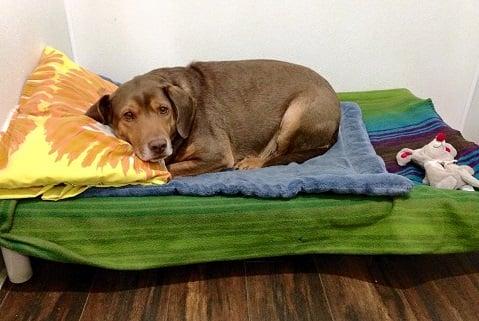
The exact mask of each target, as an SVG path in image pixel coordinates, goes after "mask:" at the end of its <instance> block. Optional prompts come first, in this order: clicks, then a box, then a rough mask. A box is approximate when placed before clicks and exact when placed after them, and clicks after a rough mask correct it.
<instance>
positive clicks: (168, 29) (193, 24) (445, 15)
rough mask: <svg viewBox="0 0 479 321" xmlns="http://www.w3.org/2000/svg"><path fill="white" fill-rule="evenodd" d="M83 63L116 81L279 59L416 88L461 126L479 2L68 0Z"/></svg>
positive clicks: (367, 84) (355, 86) (357, 80)
mask: <svg viewBox="0 0 479 321" xmlns="http://www.w3.org/2000/svg"><path fill="white" fill-rule="evenodd" d="M65 1H66V4H67V10H68V12H69V13H70V16H71V25H72V30H73V39H72V41H73V48H74V52H75V55H76V59H77V61H78V62H80V63H81V64H83V65H86V66H87V67H89V68H91V69H93V70H95V71H97V72H99V73H103V74H105V75H109V76H110V77H113V78H114V79H117V80H120V81H125V80H127V79H129V78H130V77H132V76H134V75H136V74H139V73H143V72H146V71H148V70H150V69H153V68H157V67H159V66H171V65H183V64H187V63H188V62H190V61H191V60H219V59H244V58H257V57H263V58H277V59H283V60H287V61H291V62H296V63H300V64H304V65H307V66H310V67H312V68H314V69H315V70H317V71H319V72H320V73H322V74H323V75H324V76H326V77H327V78H328V79H329V80H330V81H331V82H332V84H333V86H334V87H335V88H336V89H337V90H339V91H347V90H367V89H381V88H392V87H407V88H410V89H412V90H413V92H414V93H416V94H417V95H419V96H421V97H432V98H433V99H434V101H435V103H436V105H437V107H438V109H439V112H440V114H441V115H442V116H443V117H445V118H446V120H447V121H448V122H449V123H450V124H452V125H453V126H454V127H456V128H461V126H462V118H463V113H464V110H465V107H466V102H467V98H468V96H469V90H470V88H471V83H472V80H473V76H474V72H475V65H476V63H477V61H479V18H478V17H479V1H478V0H462V1H457V0H435V1H417V0H361V1H359V0H356V1H351V0H336V1H332V0H303V1H297V0H283V1H279V0H269V1H267V0H243V1H221V0H203V1H187V0H163V1H132V0H131V1H128V0H118V1H113V0H110V1H101V2H100V1H96V0H65Z"/></svg>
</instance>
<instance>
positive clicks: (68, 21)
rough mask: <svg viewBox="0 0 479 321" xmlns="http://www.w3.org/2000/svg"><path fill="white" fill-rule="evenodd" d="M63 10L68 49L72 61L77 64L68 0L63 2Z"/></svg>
mask: <svg viewBox="0 0 479 321" xmlns="http://www.w3.org/2000/svg"><path fill="white" fill-rule="evenodd" d="M63 9H64V10H65V19H66V23H67V28H68V38H69V41H70V48H71V50H72V57H71V58H72V59H73V61H75V62H77V63H78V61H77V58H78V57H77V55H76V53H77V50H76V43H75V34H74V30H73V22H72V16H71V6H70V4H69V2H68V0H63Z"/></svg>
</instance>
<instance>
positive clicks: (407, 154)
mask: <svg viewBox="0 0 479 321" xmlns="http://www.w3.org/2000/svg"><path fill="white" fill-rule="evenodd" d="M413 154H414V151H413V150H412V149H410V148H403V149H401V150H400V151H399V153H397V154H396V160H397V162H398V164H399V166H404V165H406V164H407V163H409V162H410V161H411V158H412V155H413Z"/></svg>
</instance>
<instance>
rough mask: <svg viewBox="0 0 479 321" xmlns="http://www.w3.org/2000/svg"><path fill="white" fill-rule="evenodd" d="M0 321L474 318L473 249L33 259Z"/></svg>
mask: <svg viewBox="0 0 479 321" xmlns="http://www.w3.org/2000/svg"><path fill="white" fill-rule="evenodd" d="M33 265H34V277H33V279H32V280H31V281H29V282H27V283H26V284H22V285H13V284H11V283H9V282H6V284H5V285H4V288H3V289H2V290H1V291H0V320H1V321H10V320H82V321H93V320H100V321H109V320H111V321H121V320H128V321H135V320H165V321H166V320H168V321H169V320H174V321H176V320H201V321H214V320H221V321H256V320H258V321H270V320H336V321H338V320H381V321H384V320H401V321H402V320H447V321H452V320H474V321H477V320H479V254H478V253H474V254H468V255H446V256H336V255H318V256H301V257H285V258H275V259H267V260H254V261H238V262H221V263H210V264H200V265H193V266H186V267H177V268H165V269H157V270H148V271H138V272H136V271H128V272H126V271H110V270H103V269H97V268H91V267H85V266H79V265H68V264H59V263H50V262H45V261H40V260H35V261H34V262H33Z"/></svg>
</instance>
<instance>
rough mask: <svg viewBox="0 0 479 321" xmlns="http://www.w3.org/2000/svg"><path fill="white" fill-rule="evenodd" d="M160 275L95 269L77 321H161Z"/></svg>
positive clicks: (164, 301) (156, 271) (163, 299)
mask: <svg viewBox="0 0 479 321" xmlns="http://www.w3.org/2000/svg"><path fill="white" fill-rule="evenodd" d="M163 276H164V273H163V271H161V270H148V271H113V270H97V272H96V274H95V278H94V281H93V285H92V287H91V289H90V295H89V296H88V299H87V301H86V303H85V306H84V308H83V313H82V315H81V318H80V320H83V321H96V320H98V321H122V320H128V321H130V320H131V321H136V320H161V318H162V315H163V311H162V310H164V306H165V305H166V297H165V296H164V293H163V292H162V284H163Z"/></svg>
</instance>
